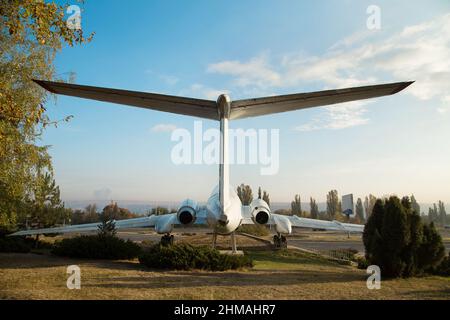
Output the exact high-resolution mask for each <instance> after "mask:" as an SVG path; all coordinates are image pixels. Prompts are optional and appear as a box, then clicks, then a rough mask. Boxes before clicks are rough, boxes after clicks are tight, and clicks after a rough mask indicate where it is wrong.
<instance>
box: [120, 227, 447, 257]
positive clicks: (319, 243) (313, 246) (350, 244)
mask: <svg viewBox="0 0 450 320" xmlns="http://www.w3.org/2000/svg"><path fill="white" fill-rule="evenodd" d="M206 232H210V231H209V230H206V229H204V230H203V229H196V228H193V229H185V230H176V231H175V233H178V235H177V234H176V235H175V236H178V237H179V236H180V234H181V233H206ZM117 235H118V236H119V237H121V238H124V239H130V240H132V241H139V242H140V241H143V240H149V241H153V242H157V241H159V240H160V239H161V235H158V234H156V233H154V232H152V233H140V232H136V231H120V232H118V233H117ZM288 244H289V245H291V246H294V247H298V248H302V249H307V250H320V251H325V250H333V249H349V248H352V249H356V250H358V251H359V252H362V253H363V252H364V244H363V243H362V241H358V240H354V241H353V240H345V241H341V240H335V241H326V240H311V239H295V238H294V239H289V238H288ZM444 245H445V248H446V250H447V252H448V251H450V242H448V241H446V242H444Z"/></svg>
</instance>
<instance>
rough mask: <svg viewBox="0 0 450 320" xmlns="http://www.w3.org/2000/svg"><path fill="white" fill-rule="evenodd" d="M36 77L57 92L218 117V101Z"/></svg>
mask: <svg viewBox="0 0 450 320" xmlns="http://www.w3.org/2000/svg"><path fill="white" fill-rule="evenodd" d="M33 81H34V82H36V83H37V84H38V85H40V86H41V87H43V88H44V89H46V90H48V91H50V92H52V93H55V94H62V95H66V96H72V97H80V98H85V99H92V100H98V101H104V102H112V103H118V104H124V105H130V106H135V107H140V108H146V109H152V110H158V111H164V112H170V113H176V114H182V115H187V116H194V117H200V118H206V119H212V120H219V113H218V109H217V104H216V101H211V100H202V99H194V98H185V97H177V96H169V95H163V94H156V93H147V92H138V91H128V90H120V89H109V88H101V87H91V86H82V85H77V84H70V83H63V82H53V81H43V80H33Z"/></svg>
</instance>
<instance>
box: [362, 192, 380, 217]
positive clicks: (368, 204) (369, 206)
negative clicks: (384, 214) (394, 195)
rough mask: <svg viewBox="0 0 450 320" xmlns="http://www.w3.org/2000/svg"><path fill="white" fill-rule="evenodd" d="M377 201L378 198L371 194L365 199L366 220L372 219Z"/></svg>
mask: <svg viewBox="0 0 450 320" xmlns="http://www.w3.org/2000/svg"><path fill="white" fill-rule="evenodd" d="M376 201H377V197H375V196H374V195H373V194H369V196H367V197H366V198H365V199H364V210H365V211H366V219H368V218H369V217H370V215H371V214H372V210H373V207H374V206H375V202H376Z"/></svg>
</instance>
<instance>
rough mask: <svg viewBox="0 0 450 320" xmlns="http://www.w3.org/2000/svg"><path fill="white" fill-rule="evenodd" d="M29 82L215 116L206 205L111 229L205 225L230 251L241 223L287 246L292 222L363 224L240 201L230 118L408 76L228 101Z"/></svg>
mask: <svg viewBox="0 0 450 320" xmlns="http://www.w3.org/2000/svg"><path fill="white" fill-rule="evenodd" d="M35 82H36V83H37V84H39V85H40V86H41V87H43V88H45V89H46V90H48V91H50V92H52V93H54V94H62V95H67V96H75V97H81V98H86V99H93V100H98V101H105V102H112V103H118V104H124V105H129V106H135V107H141V108H146V109H152V110H158V111H164V112H170V113H176V114H182V115H188V116H194V117H200V118H206V119H210V120H217V121H220V165H219V185H218V187H216V188H215V189H214V190H213V192H212V194H211V196H210V197H209V199H208V202H207V204H206V206H199V205H198V204H197V202H195V201H193V200H190V199H187V200H185V201H183V202H182V203H181V205H180V206H179V209H178V211H177V212H176V213H171V214H166V215H160V216H156V215H151V216H148V217H143V218H135V219H128V220H119V221H115V226H116V228H117V229H125V228H126V229H128V228H143V227H154V228H155V230H156V232H157V233H158V234H163V235H164V236H163V237H162V238H161V241H162V242H165V243H173V235H171V233H172V231H173V228H174V226H175V225H184V226H188V225H192V224H201V225H207V226H209V227H210V228H212V229H213V235H214V236H213V246H215V243H216V238H217V234H220V235H231V241H232V250H233V252H236V239H235V231H236V229H237V228H238V227H239V226H240V225H243V224H260V225H272V226H274V228H275V230H276V232H277V234H276V235H275V236H274V244H275V245H276V246H277V247H285V246H287V241H286V237H285V236H284V235H286V234H290V233H292V227H301V228H314V229H325V230H337V231H343V232H347V233H348V232H363V230H364V225H359V224H350V223H341V222H338V221H324V220H317V219H307V218H300V217H298V216H285V215H279V214H275V213H272V212H271V210H270V207H269V205H268V204H267V203H266V202H265V201H264V200H262V199H255V200H253V201H252V203H251V204H250V205H249V206H244V205H242V203H241V201H240V199H239V197H238V195H237V194H236V192H235V191H234V189H233V188H231V187H230V184H229V165H228V163H229V162H228V122H229V121H230V120H235V119H242V118H249V117H256V116H262V115H268V114H273V113H279V112H287V111H292V110H298V109H306V108H311V107H318V106H324V105H331V104H336V103H341V102H348V101H355V100H362V99H368V98H375V97H380V96H386V95H392V94H395V93H397V92H399V91H401V90H403V89H405V88H406V87H408V86H409V85H410V84H412V83H413V81H409V82H397V83H389V84H381V85H373V86H363V87H353V88H345V89H338V90H326V91H317V92H310V93H298V94H289V95H281V96H272V97H264V98H255V99H246V100H237V101H231V100H230V98H229V97H228V96H227V95H225V94H222V95H220V96H219V97H218V99H217V101H211V100H201V99H193V98H186V97H177V96H168V95H162V94H154V93H146V92H136V91H126V90H118V89H108V88H100V87H92V86H82V85H75V84H68V83H60V82H50V81H42V80H35ZM98 226H99V224H98V223H89V224H81V225H71V226H64V227H55V228H45V229H34V230H23V231H18V232H16V233H14V234H12V235H17V236H19V235H37V234H44V233H45V234H48V233H69V232H84V231H95V230H97V229H98Z"/></svg>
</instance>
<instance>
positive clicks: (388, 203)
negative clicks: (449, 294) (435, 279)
mask: <svg viewBox="0 0 450 320" xmlns="http://www.w3.org/2000/svg"><path fill="white" fill-rule="evenodd" d="M363 242H364V246H365V249H366V258H367V260H368V262H369V263H370V264H376V265H378V266H379V267H380V268H381V270H382V274H383V275H385V276H388V277H399V276H402V277H408V276H412V275H416V274H421V273H423V272H430V271H433V270H434V269H435V268H436V267H437V266H438V265H439V263H440V262H441V260H442V259H443V257H444V254H445V248H444V247H443V244H442V239H441V238H440V236H439V234H438V233H437V232H436V230H435V229H434V226H433V225H427V224H425V225H424V224H423V223H422V220H421V218H420V215H419V214H418V213H417V212H416V211H415V210H414V209H413V208H412V204H411V201H410V200H409V198H408V197H404V198H403V199H402V200H401V201H400V199H399V198H397V197H395V196H392V197H390V198H388V199H385V200H381V199H378V200H377V201H376V202H375V205H374V207H373V210H372V215H371V216H370V217H369V219H368V221H367V223H366V225H365V228H364V233H363Z"/></svg>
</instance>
